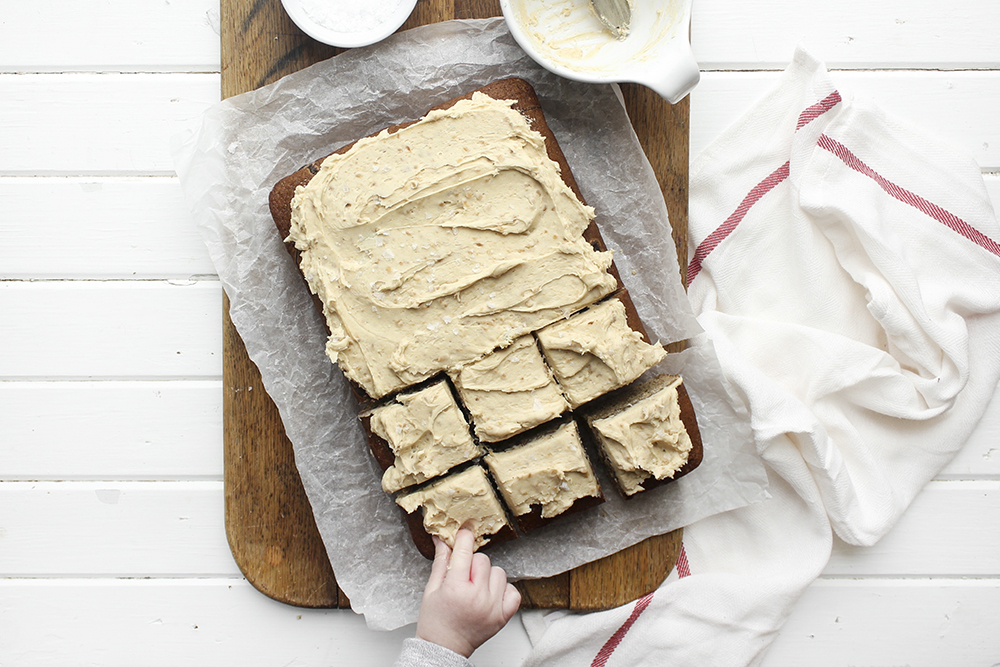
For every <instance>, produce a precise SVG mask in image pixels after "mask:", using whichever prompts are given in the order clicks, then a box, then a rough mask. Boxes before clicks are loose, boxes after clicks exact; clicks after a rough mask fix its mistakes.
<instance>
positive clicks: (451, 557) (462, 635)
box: [417, 528, 521, 658]
mask: <svg viewBox="0 0 1000 667" xmlns="http://www.w3.org/2000/svg"><path fill="white" fill-rule="evenodd" d="M472 545H473V535H472V531H469V530H466V529H465V528H463V529H461V530H459V531H458V535H456V536H455V549H454V551H452V550H451V549H449V548H448V545H446V544H445V543H444V542H442V541H441V540H439V539H438V538H437V537H435V538H434V548H435V553H434V565H433V566H432V567H431V576H430V579H428V581H427V587H426V588H425V589H424V599H423V601H422V602H421V604H420V616H419V618H418V619H417V637H418V638H420V639H424V640H426V641H429V642H434V643H435V644H439V645H441V646H444V647H445V648H449V649H451V650H452V651H455V652H456V653H460V654H462V655H464V656H465V657H466V658H468V657H469V656H471V655H472V652H473V651H475V650H476V649H477V648H479V646H480V645H481V644H482V643H483V642H485V641H486V640H487V639H489V638H490V637H492V636H493V635H495V634H496V633H497V632H499V631H500V629H501V628H502V627H503V626H505V625H507V621H509V620H510V619H511V617H512V616H513V615H514V612H516V611H517V608H518V606H519V605H520V604H521V594H520V593H518V591H517V589H516V588H514V586H512V585H511V584H508V583H507V574H506V573H505V572H504V571H503V570H502V569H501V568H499V567H491V566H490V559H489V557H488V556H486V555H485V554H481V553H475V554H474V553H473V552H472V549H473V547H472Z"/></svg>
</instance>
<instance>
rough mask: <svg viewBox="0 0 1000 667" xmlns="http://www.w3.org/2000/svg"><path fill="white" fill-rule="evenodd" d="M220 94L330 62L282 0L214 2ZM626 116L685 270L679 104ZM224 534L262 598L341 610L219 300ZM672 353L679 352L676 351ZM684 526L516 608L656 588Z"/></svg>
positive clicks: (459, 2)
mask: <svg viewBox="0 0 1000 667" xmlns="http://www.w3.org/2000/svg"><path fill="white" fill-rule="evenodd" d="M491 16H500V4H499V2H498V1H497V0H419V1H418V2H417V6H416V8H415V9H414V12H413V14H412V15H411V16H410V18H409V20H408V21H407V22H406V23H405V24H404V25H403V27H402V28H401V30H406V29H408V28H412V27H415V26H418V25H423V24H427V23H433V22H436V21H445V20H449V19H453V18H459V19H470V18H487V17H491ZM221 28H222V96H223V98H226V97H231V96H233V95H238V94H240V93H244V92H247V91H250V90H254V89H256V88H259V87H260V86H263V85H266V84H269V83H272V82H274V81H276V80H277V79H279V78H281V77H282V76H284V75H286V74H290V73H292V72H294V71H297V70H299V69H302V68H303V67H307V66H308V65H311V64H313V63H316V62H319V61H320V60H324V59H326V58H330V57H332V56H334V55H336V54H337V53H338V52H339V51H340V49H335V48H333V47H329V46H325V45H323V44H319V43H318V42H316V41H314V40H312V39H311V38H309V37H307V36H306V35H304V34H303V33H302V32H301V31H300V30H299V29H298V28H297V27H296V26H295V25H294V24H293V23H292V22H291V20H290V19H289V18H288V16H287V15H286V14H285V12H284V10H283V9H282V7H281V3H280V0H221ZM622 92H623V94H624V97H625V105H626V107H627V109H628V113H629V117H630V118H631V119H632V124H633V126H634V127H635V131H636V134H637V135H638V137H639V141H640V143H641V144H642V147H643V149H644V150H645V151H646V155H647V156H648V158H649V160H650V163H651V164H652V166H653V170H654V171H655V172H656V176H657V178H658V179H659V183H660V187H661V188H662V189H663V195H664V198H665V199H666V202H667V208H668V210H669V214H670V221H671V223H672V225H673V228H674V242H675V244H676V246H677V253H678V258H679V260H680V265H681V267H685V266H686V265H687V261H686V254H687V253H686V249H687V182H688V179H687V170H688V117H689V106H688V100H687V99H685V100H684V101H683V102H681V103H680V104H678V105H676V106H670V105H669V104H667V103H666V102H664V101H663V100H662V99H661V98H660V97H659V96H657V95H656V94H655V93H653V92H652V91H650V90H649V89H646V88H644V87H641V86H637V85H624V86H622ZM223 310H224V312H223V390H224V402H223V412H224V426H225V438H224V458H225V466H224V467H225V519H226V534H227V537H228V539H229V545H230V547H231V549H232V552H233V556H234V557H235V559H236V562H237V564H238V565H239V567H240V570H241V571H242V572H243V574H244V575H245V576H246V578H247V580H248V581H250V583H251V584H253V586H255V587H256V588H257V589H258V590H260V591H261V592H263V593H264V594H266V595H268V596H269V597H271V598H274V599H276V600H279V601H281V602H285V603H288V604H292V605H297V606H301V607H318V608H337V607H341V608H347V607H349V606H350V602H349V601H348V600H347V598H346V596H345V595H344V593H343V591H341V590H340V589H339V587H338V586H337V581H336V578H335V576H334V573H333V570H332V568H331V567H330V561H329V559H328V558H327V556H326V551H325V550H324V547H323V542H322V540H321V538H320V535H319V531H318V530H317V529H316V523H315V521H314V519H313V515H312V510H311V508H310V506H309V501H308V500H307V498H306V495H305V491H304V490H303V488H302V482H301V480H300V478H299V475H298V471H297V470H296V468H295V461H294V458H293V454H292V446H291V443H290V442H289V441H288V439H287V437H286V436H285V432H284V428H283V426H282V424H281V419H280V417H279V416H278V410H277V408H276V407H275V405H274V403H273V402H272V401H271V399H270V398H269V397H268V396H267V394H266V393H265V391H264V388H263V386H262V384H261V380H260V375H259V374H258V372H257V368H256V366H254V364H253V363H252V362H251V361H250V359H249V357H247V354H246V349H245V348H244V346H243V341H242V340H240V337H239V334H238V333H237V332H236V329H235V328H234V327H233V325H232V322H231V321H230V319H229V316H228V312H229V302H228V300H224V304H223ZM675 351H676V350H675ZM680 537H681V531H679V530H678V531H674V532H673V533H670V534H667V535H661V536H658V537H654V538H650V539H648V540H646V541H644V542H642V543H640V544H637V545H635V546H634V547H631V548H628V549H625V550H623V551H621V552H619V553H617V554H613V555H612V556H609V557H607V558H604V559H602V560H600V561H596V562H594V563H590V564H587V565H584V566H581V567H578V568H576V569H575V570H572V571H570V572H567V573H565V574H562V575H558V576H555V577H550V578H548V579H539V580H532V581H525V582H520V583H519V584H518V586H519V588H520V590H521V593H522V596H523V602H522V606H523V607H525V608H562V609H575V610H596V609H606V608H610V607H615V606H619V605H622V604H625V603H627V602H630V601H632V600H635V599H637V598H639V597H641V596H643V595H645V594H646V593H648V592H650V591H652V590H654V589H655V588H656V587H657V586H658V585H659V584H660V583H661V582H662V581H663V579H664V578H665V577H666V576H667V575H668V574H669V573H670V571H671V570H672V569H673V567H674V563H675V562H676V560H677V555H678V552H679V550H680Z"/></svg>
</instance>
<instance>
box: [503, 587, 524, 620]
mask: <svg viewBox="0 0 1000 667" xmlns="http://www.w3.org/2000/svg"><path fill="white" fill-rule="evenodd" d="M520 606H521V591H519V590H517V588H515V587H514V584H507V587H506V588H505V589H504V592H503V600H502V601H501V602H500V611H501V612H502V613H503V622H504V623H506V622H507V621H509V620H510V619H511V617H512V616H513V615H514V614H515V613H517V609H518V607H520Z"/></svg>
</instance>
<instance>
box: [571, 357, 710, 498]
mask: <svg viewBox="0 0 1000 667" xmlns="http://www.w3.org/2000/svg"><path fill="white" fill-rule="evenodd" d="M586 422H587V425H588V427H589V428H590V431H591V433H592V434H593V436H594V439H595V441H596V443H597V445H598V448H599V450H600V452H601V456H602V458H603V459H604V460H605V462H606V463H607V465H608V468H609V469H610V471H611V473H612V475H613V477H614V481H615V485H616V486H617V487H618V489H619V490H620V491H621V492H622V494H623V495H625V496H626V497H628V496H634V495H635V494H637V493H639V492H641V491H644V490H647V489H649V488H652V487H653V486H656V485H658V484H661V483H665V482H670V481H673V480H675V479H678V478H680V477H682V476H684V475H686V474H687V473H689V472H691V471H692V470H694V469H695V468H696V467H698V465H699V464H700V463H701V459H702V444H701V436H700V434H699V432H698V424H697V421H696V420H695V416H694V411H693V409H692V407H691V401H690V398H688V395H687V392H686V391H685V389H684V385H683V380H682V379H681V377H680V376H676V375H660V376H658V377H655V378H652V379H650V380H647V381H646V382H642V383H638V384H636V385H633V386H630V387H627V388H625V389H623V390H621V391H619V392H616V393H615V394H613V395H610V396H608V397H607V398H606V399H604V400H603V401H601V402H600V404H599V405H596V406H595V407H594V410H593V411H591V412H589V413H588V414H587V415H586Z"/></svg>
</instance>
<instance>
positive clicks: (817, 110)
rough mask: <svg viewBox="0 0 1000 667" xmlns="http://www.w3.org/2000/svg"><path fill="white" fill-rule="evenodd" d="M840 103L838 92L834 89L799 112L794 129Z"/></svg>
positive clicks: (799, 128)
mask: <svg viewBox="0 0 1000 667" xmlns="http://www.w3.org/2000/svg"><path fill="white" fill-rule="evenodd" d="M839 103H840V93H838V92H837V91H836V90H835V91H833V92H832V93H830V94H829V95H827V96H826V97H824V98H823V99H822V100H820V101H819V102H817V103H816V104H814V105H812V106H811V107H809V108H808V109H806V110H805V111H803V112H802V113H800V114H799V122H798V124H797V125H796V126H795V129H796V130H801V129H802V128H803V127H805V126H806V125H808V124H809V123H811V122H812V121H814V120H816V119H817V118H819V117H820V116H822V115H823V114H825V113H826V112H827V111H829V110H830V109H832V108H833V107H835V106H836V105H837V104H839Z"/></svg>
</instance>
